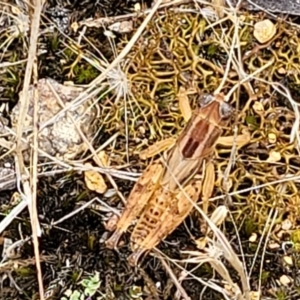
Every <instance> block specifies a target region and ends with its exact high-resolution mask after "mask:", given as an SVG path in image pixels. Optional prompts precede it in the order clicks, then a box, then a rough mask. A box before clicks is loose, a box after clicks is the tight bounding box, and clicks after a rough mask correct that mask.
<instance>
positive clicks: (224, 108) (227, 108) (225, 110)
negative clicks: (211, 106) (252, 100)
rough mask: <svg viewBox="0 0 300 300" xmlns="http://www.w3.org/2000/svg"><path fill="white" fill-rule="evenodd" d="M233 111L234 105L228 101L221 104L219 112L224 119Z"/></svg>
mask: <svg viewBox="0 0 300 300" xmlns="http://www.w3.org/2000/svg"><path fill="white" fill-rule="evenodd" d="M232 113H233V107H232V106H231V105H230V104H228V103H226V102H222V103H221V104H220V108H219V114H220V116H221V118H222V119H228V118H230V117H231V115H232Z"/></svg>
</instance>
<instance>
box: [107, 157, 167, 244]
mask: <svg viewBox="0 0 300 300" xmlns="http://www.w3.org/2000/svg"><path fill="white" fill-rule="evenodd" d="M163 170H164V169H163V166H162V165H161V164H160V163H154V164H152V165H150V166H149V167H148V168H147V169H146V170H145V171H144V173H143V174H142V176H141V177H140V178H139V180H138V181H137V182H136V184H135V185H134V187H133V189H132V191H131V193H130V195H129V197H128V200H127V203H126V206H125V210H124V211H123V213H122V215H121V217H120V219H119V221H118V223H117V228H116V230H115V232H114V233H113V235H112V236H111V237H110V238H109V239H108V240H107V241H106V246H107V248H110V249H115V248H116V247H117V245H118V242H119V239H120V237H121V236H122V234H123V233H124V232H125V231H126V230H127V229H128V227H129V226H130V224H131V223H132V222H133V221H134V220H135V219H136V217H138V215H139V214H140V213H141V212H142V211H143V209H144V207H145V205H146V204H147V202H148V201H149V199H150V198H151V196H152V195H153V193H154V192H155V190H156V188H157V186H158V183H159V182H160V179H161V176H162V174H163Z"/></svg>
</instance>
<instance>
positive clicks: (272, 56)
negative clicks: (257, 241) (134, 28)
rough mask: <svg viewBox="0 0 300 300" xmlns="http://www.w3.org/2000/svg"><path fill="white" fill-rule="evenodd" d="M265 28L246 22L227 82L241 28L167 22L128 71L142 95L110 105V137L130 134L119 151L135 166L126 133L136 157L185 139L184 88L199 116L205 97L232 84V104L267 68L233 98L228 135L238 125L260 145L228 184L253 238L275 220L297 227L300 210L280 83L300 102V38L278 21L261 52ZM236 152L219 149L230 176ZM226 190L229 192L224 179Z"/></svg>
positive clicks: (156, 25) (162, 19)
mask: <svg viewBox="0 0 300 300" xmlns="http://www.w3.org/2000/svg"><path fill="white" fill-rule="evenodd" d="M261 19H262V16H260V15H250V14H249V15H245V16H244V18H242V21H240V23H239V30H238V32H237V35H238V38H239V39H240V56H241V58H240V64H241V65H237V64H236V63H235V61H234V59H236V58H237V57H238V55H239V54H238V51H237V50H235V51H234V55H233V56H234V59H233V64H232V65H231V67H230V69H229V71H228V73H226V72H225V68H226V64H227V62H228V59H229V51H230V47H231V45H232V44H233V43H234V34H235V30H234V28H235V26H236V25H237V24H234V22H232V21H228V20H227V21H224V22H219V23H214V24H212V23H210V22H208V21H206V20H205V19H204V17H203V16H202V15H201V14H196V13H195V14H194V13H172V12H169V11H168V12H167V11H165V12H163V13H161V14H158V15H157V16H156V17H155V18H153V20H152V21H151V22H150V23H149V25H148V27H147V29H146V30H145V32H144V33H143V34H142V36H141V37H140V39H139V40H138V42H137V43H136V44H135V45H134V47H133V49H132V51H131V52H130V53H129V55H128V56H127V60H126V64H125V65H124V68H125V69H124V70H125V73H126V75H127V77H128V80H129V84H130V86H131V91H132V94H131V95H129V96H128V95H127V98H126V100H124V101H119V102H118V103H116V104H115V107H113V108H112V107H111V104H110V103H107V106H106V105H105V104H103V106H102V110H103V112H104V113H105V117H106V119H105V121H104V124H105V130H108V132H114V131H120V132H121V134H122V133H123V135H124V143H122V142H120V143H119V144H118V147H117V149H116V148H114V149H110V150H111V151H113V152H114V153H116V152H117V153H118V158H120V155H121V156H123V158H124V160H125V153H126V150H125V147H126V146H125V145H126V142H125V136H126V132H125V129H126V125H127V126H128V141H129V151H130V155H132V154H135V153H138V151H140V150H141V149H144V148H146V147H147V146H148V145H149V144H152V143H154V142H155V141H157V140H161V139H163V138H166V137H169V136H176V134H177V133H178V132H179V131H180V130H181V128H182V126H183V125H184V121H183V118H182V115H181V113H180V111H179V108H178V98H177V93H178V90H179V88H180V87H185V88H186V89H189V88H194V89H195V92H194V94H193V93H191V95H190V102H191V105H192V107H195V105H196V102H195V101H196V100H195V99H196V96H197V94H200V93H213V92H214V91H215V90H216V89H217V88H218V87H219V86H220V84H221V81H222V79H223V78H224V76H225V75H227V77H226V80H225V84H224V86H223V89H222V92H223V93H224V94H225V95H226V94H227V93H228V92H229V91H230V89H231V88H232V87H234V86H235V85H239V82H241V76H244V77H246V76H247V74H252V73H253V72H255V71H257V70H258V69H260V68H261V69H262V70H261V71H260V72H258V73H257V74H256V75H255V78H256V79H252V80H248V81H247V82H246V83H244V84H241V85H240V89H239V90H238V91H236V92H235V93H234V94H233V96H232V97H231V99H230V102H231V103H232V104H233V105H234V106H235V107H236V108H237V113H236V118H235V119H234V118H233V120H232V123H231V125H230V126H229V127H228V129H227V130H226V131H225V135H227V136H229V135H232V134H233V128H234V126H237V132H238V134H241V133H242V132H245V131H248V132H249V133H250V136H251V139H250V141H249V143H248V144H247V145H245V146H244V147H243V148H242V149H238V150H236V152H235V155H234V162H233V163H232V166H231V169H230V173H229V178H228V180H229V183H230V186H231V187H230V189H229V191H228V192H230V193H234V194H235V195H234V197H233V201H234V207H235V209H234V210H233V214H234V219H235V221H236V222H237V224H239V225H238V227H239V226H241V225H242V223H243V222H244V221H245V219H244V217H245V216H247V217H248V218H249V220H251V224H252V225H251V226H250V227H251V228H253V229H250V227H249V224H248V225H244V227H245V228H246V231H247V235H248V234H249V233H250V232H252V231H253V230H254V229H255V230H257V231H258V232H262V231H263V229H264V228H265V226H269V225H267V224H266V221H267V219H268V216H269V214H270V213H271V212H273V213H274V211H277V217H276V220H275V224H281V222H282V221H283V220H284V219H286V218H287V217H288V218H289V219H290V220H291V221H292V223H293V224H295V220H296V218H297V217H298V216H299V207H300V206H299V195H298V189H299V186H298V183H297V182H296V181H294V180H292V179H289V178H292V177H293V176H299V175H300V173H299V158H298V150H297V145H296V144H297V141H296V140H295V139H292V142H291V133H292V127H293V125H294V123H295V113H294V110H293V107H292V105H291V104H290V102H289V100H287V98H286V97H284V96H282V95H281V94H280V93H278V89H280V87H278V88H277V85H276V84H274V83H273V82H276V83H284V85H285V86H287V87H288V88H289V89H290V90H291V93H292V95H293V96H294V97H297V93H296V92H297V90H298V89H299V85H298V83H299V79H298V77H299V76H298V74H299V68H300V64H299V63H298V56H299V45H300V40H299V38H298V37H297V35H296V34H295V32H297V31H298V30H299V29H297V28H296V27H293V26H291V25H287V24H286V23H282V22H278V23H276V27H277V34H276V35H275V37H274V38H273V40H272V41H271V42H272V44H271V45H272V46H271V47H270V46H268V45H259V44H258V42H257V41H256V40H255V38H254V37H253V25H254V24H255V23H256V22H258V21H260V20H261ZM224 28H227V29H226V34H225V33H224ZM125 43H127V40H125V41H124V44H125ZM122 45H123V44H121V46H120V47H122ZM265 66H266V67H265ZM243 72H245V73H243ZM243 74H244V75H243ZM245 74H246V75H245ZM125 111H127V116H125V113H124V112H125ZM104 124H102V125H104ZM230 152H231V149H228V148H226V149H224V147H222V145H221V146H219V147H218V151H217V153H216V159H215V165H216V169H217V172H218V174H220V175H221V174H223V173H224V171H225V169H226V167H227V166H228V163H229V157H230ZM118 163H120V161H119V162H118ZM147 164H148V162H146V163H145V165H144V167H146V165H147ZM217 186H218V187H219V189H220V190H222V188H221V187H222V178H221V177H219V178H218V180H217ZM216 192H217V191H216ZM222 192H223V193H224V190H222ZM222 201H223V200H222ZM247 222H248V221H247Z"/></svg>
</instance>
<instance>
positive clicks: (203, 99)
mask: <svg viewBox="0 0 300 300" xmlns="http://www.w3.org/2000/svg"><path fill="white" fill-rule="evenodd" d="M214 98H215V97H214V96H213V95H211V94H202V95H200V96H199V97H198V99H197V102H198V104H199V106H200V107H205V106H207V105H208V104H210V103H211V102H212V101H213V100H214Z"/></svg>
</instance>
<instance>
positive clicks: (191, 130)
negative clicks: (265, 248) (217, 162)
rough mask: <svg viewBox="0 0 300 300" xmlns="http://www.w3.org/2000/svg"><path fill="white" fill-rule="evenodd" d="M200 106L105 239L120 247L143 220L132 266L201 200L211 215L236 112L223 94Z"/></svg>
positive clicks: (139, 184)
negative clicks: (222, 142)
mask: <svg viewBox="0 0 300 300" xmlns="http://www.w3.org/2000/svg"><path fill="white" fill-rule="evenodd" d="M198 102H199V107H198V108H196V109H195V110H194V111H193V112H192V115H191V117H190V120H189V121H188V123H187V124H186V126H185V128H184V129H183V131H182V132H181V134H180V135H179V137H178V138H177V140H176V143H175V144H174V145H173V146H172V147H170V149H168V150H166V151H165V153H164V156H162V157H160V158H159V159H158V160H156V161H154V162H153V163H152V164H150V165H149V166H148V167H147V168H146V170H145V171H144V172H143V174H142V175H141V177H140V178H139V179H138V181H137V182H136V184H135V185H134V187H133V189H132V191H131V193H130V195H129V198H128V200H127V204H126V207H125V209H124V211H123V213H122V215H121V217H120V219H119V220H118V222H117V225H116V230H115V232H114V233H113V235H112V236H111V237H110V238H109V239H108V240H107V241H106V245H107V247H108V248H111V249H113V248H116V247H117V244H118V241H119V239H120V237H121V235H122V234H123V233H124V232H125V231H126V230H127V229H128V227H129V226H130V224H131V223H132V222H133V221H134V220H135V219H136V218H137V217H138V216H140V217H139V220H138V222H137V224H136V226H135V227H134V230H133V232H132V234H131V249H132V251H133V253H132V254H131V255H130V256H129V258H128V261H129V263H130V264H131V265H136V264H137V263H138V260H139V258H140V257H141V255H142V254H143V253H145V252H148V251H150V250H151V249H153V248H154V247H155V246H156V245H157V244H158V243H159V242H160V241H162V240H163V239H164V238H165V237H166V236H167V235H169V234H170V233H171V232H172V231H173V230H175V229H176V228H177V227H178V226H179V225H180V223H182V222H183V221H184V219H185V218H186V217H187V216H188V215H189V213H190V212H191V210H192V208H193V206H194V205H195V203H196V202H197V201H198V199H199V198H202V200H203V203H204V206H205V207H204V208H203V210H204V211H206V212H207V205H208V204H207V203H208V199H209V197H210V196H211V194H212V192H213V187H214V181H215V175H214V166H213V164H212V157H213V154H214V150H215V145H216V143H217V140H218V139H219V137H220V136H221V133H222V128H223V127H224V126H226V125H227V124H228V122H229V120H230V118H231V115H232V113H233V108H232V106H231V105H230V104H228V103H227V102H225V101H224V98H223V95H221V94H219V95H215V96H212V95H205V96H202V97H199V101H198Z"/></svg>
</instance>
